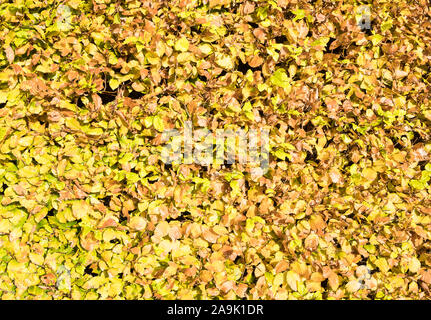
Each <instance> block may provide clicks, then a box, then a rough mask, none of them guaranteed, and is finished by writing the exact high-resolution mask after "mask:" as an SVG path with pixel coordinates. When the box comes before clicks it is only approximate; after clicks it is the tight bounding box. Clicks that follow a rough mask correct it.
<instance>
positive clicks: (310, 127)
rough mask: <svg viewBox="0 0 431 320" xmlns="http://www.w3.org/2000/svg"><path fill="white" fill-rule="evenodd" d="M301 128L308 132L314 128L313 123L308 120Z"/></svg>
mask: <svg viewBox="0 0 431 320" xmlns="http://www.w3.org/2000/svg"><path fill="white" fill-rule="evenodd" d="M302 129H303V130H304V131H305V132H309V131H312V130H314V125H313V123H312V122H311V121H308V122H307V124H306V125H305V126H303V127H302Z"/></svg>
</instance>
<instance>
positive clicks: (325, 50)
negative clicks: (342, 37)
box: [323, 37, 335, 52]
mask: <svg viewBox="0 0 431 320" xmlns="http://www.w3.org/2000/svg"><path fill="white" fill-rule="evenodd" d="M334 41H335V38H332V37H331V38H329V41H328V42H327V43H326V46H325V48H324V49H323V51H324V52H328V51H329V48H330V47H331V44H332V43H333V42H334Z"/></svg>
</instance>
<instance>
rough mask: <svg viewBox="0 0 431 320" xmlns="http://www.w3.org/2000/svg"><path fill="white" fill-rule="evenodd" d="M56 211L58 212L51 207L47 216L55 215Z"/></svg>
mask: <svg viewBox="0 0 431 320" xmlns="http://www.w3.org/2000/svg"><path fill="white" fill-rule="evenodd" d="M55 212H56V210H55V209H52V208H51V209H49V210H48V213H47V214H46V216H47V217H53V216H55Z"/></svg>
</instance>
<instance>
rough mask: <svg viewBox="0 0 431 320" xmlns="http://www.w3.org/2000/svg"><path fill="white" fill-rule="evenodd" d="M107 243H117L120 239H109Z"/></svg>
mask: <svg viewBox="0 0 431 320" xmlns="http://www.w3.org/2000/svg"><path fill="white" fill-rule="evenodd" d="M109 243H115V244H119V243H120V240H118V239H111V240H110V241H109Z"/></svg>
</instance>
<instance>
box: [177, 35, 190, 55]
mask: <svg viewBox="0 0 431 320" xmlns="http://www.w3.org/2000/svg"><path fill="white" fill-rule="evenodd" d="M175 50H177V51H182V52H185V51H187V50H189V41H188V40H187V38H186V37H182V38H180V39H178V40H177V42H175Z"/></svg>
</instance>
